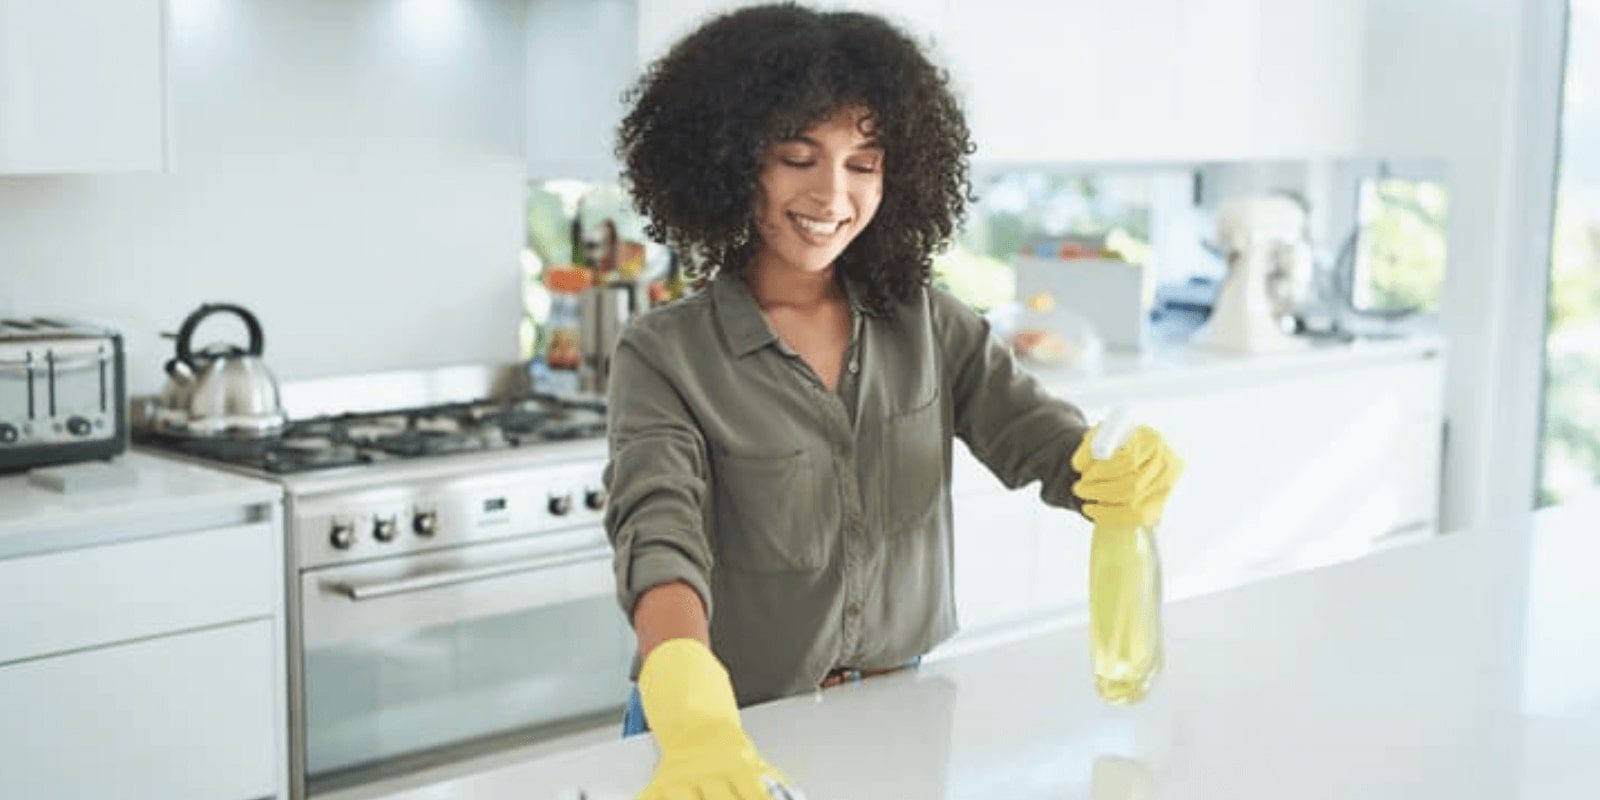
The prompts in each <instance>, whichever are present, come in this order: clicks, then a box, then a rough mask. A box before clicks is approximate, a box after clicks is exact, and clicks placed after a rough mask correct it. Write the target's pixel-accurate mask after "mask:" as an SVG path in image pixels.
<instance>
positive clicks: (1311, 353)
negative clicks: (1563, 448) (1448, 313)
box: [1025, 334, 1446, 396]
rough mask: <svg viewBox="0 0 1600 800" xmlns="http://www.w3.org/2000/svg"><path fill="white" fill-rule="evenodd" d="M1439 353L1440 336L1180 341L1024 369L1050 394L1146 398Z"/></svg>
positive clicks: (1411, 358) (1027, 365)
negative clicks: (1092, 362)
mask: <svg viewBox="0 0 1600 800" xmlns="http://www.w3.org/2000/svg"><path fill="white" fill-rule="evenodd" d="M1445 349H1446V348H1445V340H1444V338H1443V337H1440V336H1437V335H1432V334H1416V335H1410V336H1405V337H1403V338H1391V339H1361V340H1357V341H1354V342H1350V343H1343V342H1334V341H1326V342H1317V341H1312V340H1307V342H1306V344H1305V345H1304V347H1303V348H1302V349H1297V350H1289V351H1284V352H1275V353H1235V352H1228V351H1224V350H1213V349H1208V348H1205V347H1202V346H1198V345H1190V344H1186V343H1185V344H1177V345H1160V346H1156V347H1153V348H1152V349H1150V350H1147V351H1143V352H1139V353H1133V352H1116V351H1112V352H1108V353H1106V355H1105V357H1104V358H1103V359H1102V360H1101V363H1100V365H1099V367H1098V368H1097V369H1092V370H1090V369H1078V368H1067V367H1049V366H1040V365H1037V364H1025V366H1026V367H1027V369H1028V371H1029V372H1030V373H1032V374H1033V375H1034V376H1035V377H1037V378H1038V379H1039V381H1040V382H1041V383H1043V384H1044V385H1045V386H1047V387H1049V388H1050V390H1051V391H1053V392H1055V393H1057V394H1062V395H1065V396H1082V395H1084V394H1086V393H1105V394H1108V395H1119V396H1120V395H1125V394H1138V395H1140V396H1149V395H1150V394H1151V393H1152V392H1154V393H1160V392H1162V391H1171V392H1181V393H1192V392H1195V391H1198V390H1200V389H1204V388H1208V387H1209V386H1211V385H1233V384H1237V383H1240V382H1252V381H1257V380H1263V379H1271V378H1275V377H1282V376H1285V375H1290V374H1294V373H1297V372H1323V371H1327V370H1330V369H1340V368H1343V367H1355V366H1361V365H1365V364H1375V363H1391V362H1394V361H1404V360H1416V359H1423V358H1435V357H1439V356H1441V355H1443V354H1444V352H1445Z"/></svg>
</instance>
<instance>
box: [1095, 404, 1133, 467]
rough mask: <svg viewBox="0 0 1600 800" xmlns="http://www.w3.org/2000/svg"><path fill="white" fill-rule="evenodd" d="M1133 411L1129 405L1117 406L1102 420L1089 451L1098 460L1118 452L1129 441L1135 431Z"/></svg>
mask: <svg viewBox="0 0 1600 800" xmlns="http://www.w3.org/2000/svg"><path fill="white" fill-rule="evenodd" d="M1133 428H1134V423H1133V412H1132V411H1131V410H1130V409H1129V408H1128V406H1117V407H1116V408H1114V409H1112V410H1111V413H1110V414H1107V415H1106V418H1105V419H1104V420H1103V421H1101V423H1100V429H1099V430H1098V431H1096V432H1095V434H1094V444H1093V445H1091V446H1090V448H1089V451H1090V452H1091V453H1093V454H1094V457H1095V459H1096V460H1098V461H1104V460H1106V459H1108V458H1110V457H1112V456H1114V455H1116V454H1117V450H1119V449H1121V447H1122V443H1123V442H1124V441H1127V439H1128V434H1130V433H1132V432H1133Z"/></svg>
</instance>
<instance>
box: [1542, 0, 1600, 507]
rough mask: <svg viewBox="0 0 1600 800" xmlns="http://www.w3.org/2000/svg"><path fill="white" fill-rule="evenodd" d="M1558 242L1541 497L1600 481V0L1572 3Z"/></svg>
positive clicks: (1553, 256)
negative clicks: (1598, 89)
mask: <svg viewBox="0 0 1600 800" xmlns="http://www.w3.org/2000/svg"><path fill="white" fill-rule="evenodd" d="M1567 25H1568V28H1567V69H1566V79H1565V86H1564V87H1563V102H1562V111H1561V115H1562V118H1561V162H1560V165H1559V167H1558V172H1557V177H1556V207H1555V230H1554V233H1553V237H1552V240H1551V243H1550V298H1549V316H1548V319H1547V326H1548V327H1547V330H1546V335H1545V390H1544V430H1543V432H1542V437H1543V438H1542V441H1541V443H1540V444H1541V446H1540V464H1539V503H1540V504H1541V505H1544V504H1548V503H1553V502H1559V501H1561V500H1562V499H1564V498H1566V497H1570V496H1572V495H1574V494H1577V493H1579V492H1583V491H1586V490H1589V489H1591V488H1593V487H1594V486H1595V485H1596V484H1600V91H1597V88H1596V82H1597V81H1600V0H1572V3H1571V6H1570V13H1569V16H1568V19H1567Z"/></svg>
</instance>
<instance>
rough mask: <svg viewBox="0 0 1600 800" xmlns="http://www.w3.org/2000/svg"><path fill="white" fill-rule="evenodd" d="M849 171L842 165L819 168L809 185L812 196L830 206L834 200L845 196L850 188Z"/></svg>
mask: <svg viewBox="0 0 1600 800" xmlns="http://www.w3.org/2000/svg"><path fill="white" fill-rule="evenodd" d="M848 177H849V176H848V173H847V171H846V170H845V168H844V167H843V166H842V165H841V166H838V167H833V168H829V169H819V170H817V171H816V172H815V175H814V179H813V180H812V181H811V184H810V185H809V186H808V187H807V189H808V191H809V193H810V194H811V196H812V197H813V198H814V199H816V200H818V201H820V202H821V203H823V204H824V205H826V206H829V207H830V208H831V207H832V206H833V201H834V200H836V199H840V198H843V197H844V195H845V192H846V191H847V189H848V188H849V184H848V183H847V180H848Z"/></svg>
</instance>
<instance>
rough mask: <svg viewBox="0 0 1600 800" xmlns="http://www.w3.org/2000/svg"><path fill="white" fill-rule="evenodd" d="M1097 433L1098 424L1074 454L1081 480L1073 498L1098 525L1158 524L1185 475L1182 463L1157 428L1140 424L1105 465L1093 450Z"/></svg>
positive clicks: (1074, 489)
mask: <svg viewBox="0 0 1600 800" xmlns="http://www.w3.org/2000/svg"><path fill="white" fill-rule="evenodd" d="M1099 431H1100V426H1098V425H1096V426H1095V427H1093V428H1090V429H1089V432H1088V433H1087V434H1085V435H1084V437H1083V441H1082V442H1081V443H1079V445H1078V449H1077V450H1075V451H1074V452H1073V453H1072V468H1073V469H1074V470H1076V471H1077V472H1078V475H1079V478H1078V482H1077V483H1074V484H1073V485H1072V493H1073V494H1074V495H1076V496H1077V497H1078V499H1079V500H1080V501H1081V502H1082V510H1083V515H1084V516H1086V517H1088V518H1089V519H1091V520H1094V522H1095V524H1104V525H1118V526H1127V527H1135V526H1147V525H1154V524H1155V523H1156V522H1158V521H1160V519H1161V514H1162V512H1163V511H1164V510H1165V509H1166V505H1167V497H1168V496H1169V495H1171V494H1172V488H1173V487H1174V486H1175V485H1177V483H1178V477H1179V476H1180V475H1182V474H1183V459H1181V458H1178V454H1177V453H1174V452H1173V451H1172V448H1171V447H1169V446H1167V442H1166V440H1165V439H1163V438H1162V437H1161V434H1160V433H1158V432H1156V430H1155V429H1154V428H1151V427H1150V426H1148V425H1140V426H1138V427H1136V428H1134V429H1133V431H1132V432H1130V433H1129V434H1128V438H1127V439H1126V440H1125V441H1124V442H1123V443H1122V447H1121V448H1119V449H1118V450H1117V452H1116V453H1115V454H1113V455H1112V456H1111V457H1110V458H1108V459H1105V460H1104V461H1102V460H1100V459H1097V458H1095V457H1094V454H1093V453H1092V452H1091V449H1090V448H1091V447H1092V446H1093V442H1094V437H1095V434H1097V433H1099Z"/></svg>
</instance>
